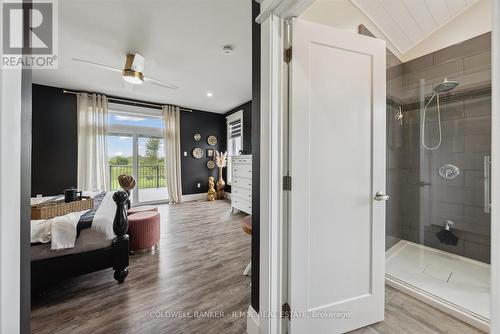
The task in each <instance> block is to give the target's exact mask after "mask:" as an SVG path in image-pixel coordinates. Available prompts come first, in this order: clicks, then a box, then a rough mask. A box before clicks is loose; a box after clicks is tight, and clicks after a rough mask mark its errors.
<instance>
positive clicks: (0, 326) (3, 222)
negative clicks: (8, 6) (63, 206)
mask: <svg viewBox="0 0 500 334" xmlns="http://www.w3.org/2000/svg"><path fill="white" fill-rule="evenodd" d="M1 15H2V9H1V8H0V16H1ZM0 38H1V37H0ZM21 77H22V76H21V69H20V68H19V69H1V68H0V108H1V110H0V161H1V165H0V297H1V300H0V333H19V331H20V294H19V292H20V281H21V273H20V270H21V267H20V265H21V254H20V245H21V239H20V236H21V234H20V225H21V218H20V213H21V202H20V198H21V94H22V86H21V82H22V78H21ZM22 223H24V224H29V223H28V222H22ZM23 280H24V278H23Z"/></svg>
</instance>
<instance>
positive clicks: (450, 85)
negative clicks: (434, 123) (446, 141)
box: [421, 78, 458, 151]
mask: <svg viewBox="0 0 500 334" xmlns="http://www.w3.org/2000/svg"><path fill="white" fill-rule="evenodd" d="M457 86H458V82H456V81H448V79H447V78H444V81H443V82H442V83H440V84H439V85H437V86H435V87H434V89H433V91H434V94H433V95H432V96H431V98H430V99H429V101H428V102H427V103H426V104H425V107H424V113H423V115H422V134H421V137H422V146H423V147H424V148H425V149H426V150H427V151H434V150H437V149H438V148H439V146H441V141H442V137H443V136H442V129H441V108H440V103H439V94H441V93H444V92H448V91H450V90H452V89H454V88H455V87H457ZM434 98H436V106H437V119H438V132H439V134H438V143H437V144H436V145H434V146H427V145H426V143H425V118H426V116H427V107H428V106H429V104H430V103H431V102H432V101H433V100H434Z"/></svg>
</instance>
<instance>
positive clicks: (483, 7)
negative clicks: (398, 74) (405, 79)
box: [403, 0, 491, 62]
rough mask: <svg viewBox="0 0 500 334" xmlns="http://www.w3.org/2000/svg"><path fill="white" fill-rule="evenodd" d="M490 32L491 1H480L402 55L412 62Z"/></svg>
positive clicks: (405, 59)
mask: <svg viewBox="0 0 500 334" xmlns="http://www.w3.org/2000/svg"><path fill="white" fill-rule="evenodd" d="M489 31H491V0H480V1H479V2H478V3H476V4H475V5H473V6H472V7H471V8H469V9H468V10H466V11H465V12H463V13H462V14H460V15H458V16H457V17H456V18H454V19H453V20H452V21H450V22H449V23H448V24H447V25H445V26H444V27H442V28H441V29H439V30H437V31H436V32H434V33H433V34H431V35H430V36H429V37H427V38H426V39H425V40H423V41H422V42H421V43H419V44H417V45H416V46H415V47H413V48H412V49H410V50H409V51H408V52H406V53H405V54H404V56H403V57H404V59H403V61H405V62H406V61H408V60H412V59H415V58H418V57H420V56H423V55H426V54H428V53H432V52H434V51H437V50H439V49H442V48H445V47H448V46H450V45H454V44H457V43H460V42H463V41H465V40H467V39H470V38H473V37H476V36H479V35H481V34H484V33H487V32H489Z"/></svg>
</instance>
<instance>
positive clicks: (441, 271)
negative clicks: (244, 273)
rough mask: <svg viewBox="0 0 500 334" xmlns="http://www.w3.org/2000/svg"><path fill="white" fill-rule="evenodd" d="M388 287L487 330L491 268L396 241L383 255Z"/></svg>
mask: <svg viewBox="0 0 500 334" xmlns="http://www.w3.org/2000/svg"><path fill="white" fill-rule="evenodd" d="M386 282H387V284H388V285H390V286H392V287H394V288H396V289H398V290H401V291H403V292H405V293H408V294H409V295H411V296H413V297H415V298H417V299H419V300H422V301H424V302H426V303H429V304H431V305H432V306H434V307H436V308H438V309H440V310H442V311H444V312H446V313H449V314H451V315H453V316H455V317H457V318H459V319H460V320H462V321H464V322H467V323H469V324H471V325H473V326H475V327H477V328H479V329H481V330H484V331H489V327H490V325H489V324H490V321H489V319H490V266H489V265H488V264H486V263H482V262H478V261H474V260H471V259H468V258H465V257H462V256H459V255H454V254H450V253H447V252H444V251H440V250H437V249H434V248H430V247H426V246H422V245H419V244H415V243H413V242H409V241H406V240H401V241H399V242H398V243H397V244H396V245H394V246H393V247H392V248H391V249H389V250H388V251H387V252H386Z"/></svg>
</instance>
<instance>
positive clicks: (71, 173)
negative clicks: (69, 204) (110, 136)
mask: <svg viewBox="0 0 500 334" xmlns="http://www.w3.org/2000/svg"><path fill="white" fill-rule="evenodd" d="M32 89H33V97H32V103H33V104H32V105H33V119H32V143H33V148H32V156H31V157H32V161H31V163H32V170H31V177H32V180H31V195H32V196H36V195H37V194H43V195H44V196H45V195H55V194H60V193H62V192H63V190H64V189H65V188H68V187H71V186H73V187H76V182H77V157H78V155H77V150H78V138H77V118H76V96H75V95H72V94H64V93H63V90H62V89H60V88H55V87H49V86H42V85H33V86H32Z"/></svg>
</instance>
